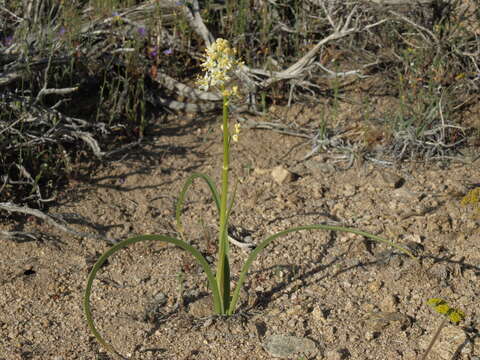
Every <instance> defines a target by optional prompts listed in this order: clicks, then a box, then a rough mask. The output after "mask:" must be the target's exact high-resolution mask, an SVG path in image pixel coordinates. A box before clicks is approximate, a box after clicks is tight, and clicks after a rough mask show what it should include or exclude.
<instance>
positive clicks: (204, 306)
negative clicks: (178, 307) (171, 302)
mask: <svg viewBox="0 0 480 360" xmlns="http://www.w3.org/2000/svg"><path fill="white" fill-rule="evenodd" d="M188 313H189V314H190V315H192V316H194V317H196V318H204V317H208V316H211V315H212V314H213V301H212V298H211V297H210V296H208V297H203V298H201V299H200V300H197V301H195V302H193V303H191V304H189V306H188Z"/></svg>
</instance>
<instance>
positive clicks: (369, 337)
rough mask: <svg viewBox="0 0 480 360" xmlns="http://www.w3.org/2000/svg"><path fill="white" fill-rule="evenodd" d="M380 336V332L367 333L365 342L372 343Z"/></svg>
mask: <svg viewBox="0 0 480 360" xmlns="http://www.w3.org/2000/svg"><path fill="white" fill-rule="evenodd" d="M379 336H380V333H379V332H378V331H366V332H365V340H367V341H372V340H373V339H376V338H378V337H379Z"/></svg>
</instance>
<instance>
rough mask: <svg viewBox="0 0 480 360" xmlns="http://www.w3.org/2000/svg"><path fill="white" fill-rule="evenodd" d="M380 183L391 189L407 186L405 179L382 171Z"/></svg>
mask: <svg viewBox="0 0 480 360" xmlns="http://www.w3.org/2000/svg"><path fill="white" fill-rule="evenodd" d="M380 182H381V183H382V184H383V185H385V186H387V187H389V188H391V189H398V188H400V187H402V185H403V184H405V179H404V178H402V177H401V176H398V175H397V174H394V173H392V172H389V171H382V172H380Z"/></svg>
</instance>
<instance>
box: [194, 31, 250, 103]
mask: <svg viewBox="0 0 480 360" xmlns="http://www.w3.org/2000/svg"><path fill="white" fill-rule="evenodd" d="M205 52H206V54H207V58H206V60H205V62H204V63H202V64H201V66H202V68H203V69H204V70H205V76H204V77H203V78H201V79H199V80H198V81H197V84H198V85H199V87H200V89H202V90H204V91H207V90H208V89H210V88H211V87H215V88H217V89H220V90H221V91H222V95H223V96H231V95H237V94H238V87H236V86H232V88H231V89H225V86H226V85H227V83H228V82H229V81H230V80H231V76H230V75H231V73H232V72H234V71H235V70H236V68H237V67H238V66H239V65H241V64H242V63H241V62H240V61H238V60H236V59H235V55H236V54H237V50H236V49H232V48H231V47H230V44H229V42H228V40H225V39H217V40H216V41H215V42H214V43H213V44H212V45H210V46H209V47H207V49H206V50H205Z"/></svg>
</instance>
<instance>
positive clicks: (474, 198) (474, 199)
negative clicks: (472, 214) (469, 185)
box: [460, 187, 480, 215]
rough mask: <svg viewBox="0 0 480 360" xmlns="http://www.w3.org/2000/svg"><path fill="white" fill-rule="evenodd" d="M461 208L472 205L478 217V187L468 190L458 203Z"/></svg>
mask: <svg viewBox="0 0 480 360" xmlns="http://www.w3.org/2000/svg"><path fill="white" fill-rule="evenodd" d="M460 204H462V205H463V206H467V205H472V206H473V208H474V209H475V211H476V212H477V215H480V187H476V188H475V189H472V190H470V191H469V192H468V193H467V194H466V195H465V196H464V197H463V198H462V200H461V201H460Z"/></svg>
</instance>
